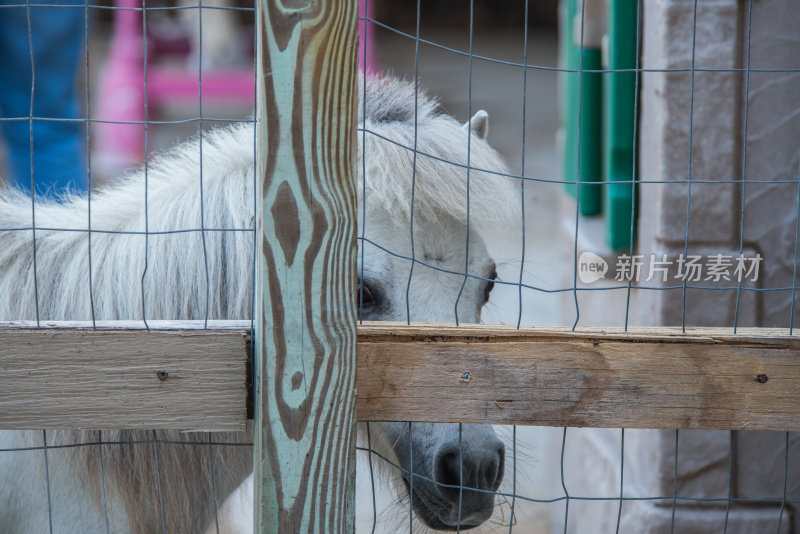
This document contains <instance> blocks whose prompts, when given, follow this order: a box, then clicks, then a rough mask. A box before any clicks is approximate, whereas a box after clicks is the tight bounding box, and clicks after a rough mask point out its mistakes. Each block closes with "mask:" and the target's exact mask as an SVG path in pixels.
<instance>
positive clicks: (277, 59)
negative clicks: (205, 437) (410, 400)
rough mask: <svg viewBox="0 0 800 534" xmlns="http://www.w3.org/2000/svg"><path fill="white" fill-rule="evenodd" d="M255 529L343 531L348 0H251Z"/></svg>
mask: <svg viewBox="0 0 800 534" xmlns="http://www.w3.org/2000/svg"><path fill="white" fill-rule="evenodd" d="M257 5H258V8H259V9H258V11H257V18H258V42H257V45H256V50H257V61H256V63H257V86H258V87H257V89H258V99H257V118H258V141H257V144H258V148H259V150H258V162H257V166H256V191H257V193H256V197H257V199H258V203H259V204H258V209H257V212H256V213H257V216H256V242H257V248H258V250H257V252H258V253H257V258H256V306H255V308H256V317H255V323H256V339H255V344H254V345H255V348H256V359H255V380H254V383H255V385H256V391H255V429H256V430H255V436H254V471H255V472H254V474H255V504H256V518H255V519H256V524H255V528H256V532H263V533H287V534H288V533H291V534H296V533H298V532H303V533H305V532H309V533H310V532H325V533H328V532H330V533H343V532H353V529H354V521H355V500H354V499H355V487H354V484H355V422H356V418H355V416H356V413H355V394H356V357H355V356H356V332H355V322H356V312H355V301H354V299H353V295H354V294H355V293H356V287H355V281H356V256H355V254H356V239H355V238H356V227H357V224H356V189H355V186H356V179H355V176H354V174H353V173H354V165H353V164H354V162H355V159H356V152H357V145H356V136H355V135H356V117H357V113H356V100H357V89H356V77H357V72H356V69H357V65H356V53H357V50H358V39H357V33H356V19H357V5H356V2H355V0H304V1H282V0H259V1H258V2H257Z"/></svg>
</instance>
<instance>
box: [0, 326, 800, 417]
mask: <svg viewBox="0 0 800 534" xmlns="http://www.w3.org/2000/svg"><path fill="white" fill-rule="evenodd" d="M34 326H35V325H32V324H31V323H0V428H7V429H8V428H117V427H125V428H183V429H187V430H189V429H192V430H195V429H197V430H199V429H213V430H230V429H238V428H242V427H243V426H244V423H245V420H246V417H247V411H246V406H247V401H246V398H247V387H246V381H247V362H248V350H247V337H248V335H249V326H250V323H249V322H215V321H212V322H210V323H209V324H208V327H209V329H208V330H204V329H203V326H204V324H203V322H202V321H201V322H184V321H181V322H155V323H154V322H150V327H151V331H150V332H143V329H142V324H141V323H136V322H101V323H98V324H97V330H93V329H91V328H90V325H88V324H87V323H49V322H48V323H42V328H41V329H35V328H34ZM357 409H358V419H359V420H361V421H391V420H401V421H453V422H470V423H493V424H525V425H549V426H576V427H626V428H706V429H731V430H746V429H749V430H800V337H794V336H789V335H788V331H786V330H778V329H739V330H738V332H737V333H736V334H733V332H732V331H730V330H726V329H687V331H686V332H681V331H680V329H672V328H651V329H631V330H629V331H628V332H623V331H622V330H619V329H611V328H593V329H587V328H584V329H580V330H578V331H575V332H572V331H570V330H569V329H566V328H563V329H561V328H525V329H522V330H517V329H514V328H510V327H489V326H480V327H455V326H448V325H412V326H406V325H397V324H391V323H371V324H365V325H361V326H359V327H358V402H357Z"/></svg>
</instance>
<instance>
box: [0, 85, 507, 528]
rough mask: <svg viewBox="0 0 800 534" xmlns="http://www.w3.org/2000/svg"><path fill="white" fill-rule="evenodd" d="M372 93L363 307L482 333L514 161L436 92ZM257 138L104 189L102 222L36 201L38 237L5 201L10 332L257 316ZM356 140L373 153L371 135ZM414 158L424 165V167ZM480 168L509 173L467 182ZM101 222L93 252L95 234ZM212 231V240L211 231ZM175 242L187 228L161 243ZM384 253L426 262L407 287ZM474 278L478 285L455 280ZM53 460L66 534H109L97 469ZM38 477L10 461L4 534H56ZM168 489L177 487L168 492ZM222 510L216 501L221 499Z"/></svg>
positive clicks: (188, 147)
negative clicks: (476, 325) (492, 245)
mask: <svg viewBox="0 0 800 534" xmlns="http://www.w3.org/2000/svg"><path fill="white" fill-rule="evenodd" d="M367 84H368V87H367V92H366V104H365V107H366V117H367V119H366V121H365V122H364V124H365V126H366V129H367V130H368V132H367V133H366V140H365V145H364V147H363V154H364V155H365V160H364V161H365V165H366V174H365V175H363V176H362V163H361V158H359V163H358V164H357V166H356V167H357V173H358V176H359V185H358V192H359V210H360V214H359V236H361V235H362V233H363V236H364V238H365V239H366V240H367V241H366V243H365V244H364V245H363V246H362V248H361V250H360V251H359V275H360V276H361V274H362V273H363V278H364V283H365V284H369V285H371V287H372V289H373V290H374V292H375V293H376V294H377V295H379V296H380V305H379V306H375V308H374V309H371V310H364V314H365V318H370V319H396V320H406V319H409V318H410V320H413V321H452V320H454V318H455V310H456V307H457V308H458V316H459V319H460V320H461V321H462V322H477V320H478V313H479V310H480V308H481V306H482V305H483V304H484V300H485V299H484V297H485V295H484V291H485V288H486V284H487V282H486V280H484V279H486V278H489V277H490V276H491V275H492V272H493V270H494V263H493V262H492V260H491V258H490V257H489V253H488V252H487V250H486V247H485V243H484V240H483V237H482V236H485V235H487V234H486V232H487V231H488V230H489V229H490V228H492V227H494V228H496V227H498V226H501V227H502V226H503V225H505V224H507V223H508V222H510V221H513V220H514V217H515V215H516V209H517V208H516V206H517V205H518V203H519V201H518V197H517V195H516V191H515V188H514V187H513V183H512V181H511V180H510V179H508V178H505V177H503V176H502V174H503V173H507V171H506V168H505V166H504V164H503V162H502V161H501V159H500V157H499V156H498V154H497V153H496V152H495V151H494V150H493V149H491V148H490V147H489V145H488V144H487V143H486V142H485V140H484V138H483V136H484V134H485V128H486V124H487V123H486V117H485V116H482V115H478V116H477V118H476V119H474V122H475V124H474V125H473V131H474V133H475V135H471V136H470V135H467V131H466V130H464V129H463V128H462V125H461V123H459V122H457V121H456V120H455V119H453V118H452V117H450V116H447V115H443V114H440V113H439V112H438V111H437V106H436V102H435V101H434V100H433V99H431V98H429V97H427V96H426V95H425V94H424V93H419V94H418V95H417V96H415V88H414V85H413V84H409V83H406V82H401V81H398V80H395V79H392V78H376V79H370V80H368V81H367ZM362 106H364V100H361V101H360V102H359V113H360V112H361V109H362ZM474 126H478V127H479V128H478V130H475V128H474ZM253 130H254V128H253V126H252V125H243V126H235V127H232V128H226V129H219V130H215V131H213V132H209V133H206V134H204V136H203V138H202V140H200V139H195V140H193V141H191V142H188V143H185V144H183V145H181V146H179V147H177V148H175V149H172V150H170V151H169V152H167V153H165V154H164V155H162V156H160V157H158V158H156V159H154V160H153V161H151V162H150V163H149V164H148V165H147V166H146V167H145V168H144V169H140V170H138V171H136V172H134V173H132V174H130V175H128V176H125V177H123V178H122V179H121V180H120V181H119V182H118V183H117V184H116V185H114V186H112V187H109V188H106V189H104V190H101V191H96V192H94V193H93V194H92V196H91V219H90V217H89V201H88V198H87V197H84V196H69V195H66V196H65V197H64V198H63V199H62V201H61V202H60V203H56V202H40V203H37V204H36V206H35V217H36V231H35V233H34V232H33V231H32V230H31V229H30V227H31V217H32V207H31V202H30V199H29V198H27V197H25V196H23V195H22V194H20V193H17V192H14V191H12V190H9V189H5V190H0V320H14V319H28V320H32V319H36V318H37V310H38V318H39V319H41V320H67V319H69V320H87V319H91V318H92V315H94V317H95V318H96V319H143V318H146V319H202V318H204V317H206V316H208V318H209V319H246V318H249V317H250V315H251V305H252V303H251V298H252V295H251V292H252V257H253V241H252V232H251V229H252V228H253V206H254V200H253V190H252V184H253V181H254V169H253V160H254V157H253V156H254V148H253V147H254V141H253ZM358 139H359V150H360V153H361V152H362V151H361V148H362V147H361V142H362V133H361V132H359V135H358ZM415 143H416V145H415ZM201 144H202V166H201V160H200V148H201V146H200V145H201ZM414 146H416V147H418V149H419V151H420V152H422V153H420V154H418V155H417V157H416V162H415V161H414V153H413V150H412V149H413V147H414ZM468 150H469V151H468ZM360 155H361V154H360ZM443 160H446V161H449V162H453V163H447V162H445V161H443ZM468 162H469V164H470V165H471V166H472V167H477V168H482V169H487V170H491V171H494V172H495V173H498V174H492V173H486V172H480V171H478V170H475V169H473V170H471V171H469V172H468V171H467V169H466V168H465V166H466V165H467V163H468ZM201 170H202V173H201ZM362 178H363V180H362ZM412 192H413V193H414V203H413V205H412V203H411V198H412ZM468 193H469V199H470V204H469V225H467V224H466V221H467V216H468V212H467V207H466V206H467V202H466V201H467V195H468ZM201 199H202V209H201ZM145 203H146V209H145ZM412 213H413V224H414V232H413V238H414V243H413V248H412V243H411V241H412V233H411V232H410V231H409V227H410V224H411V222H412ZM362 215H363V216H364V217H365V224H362V219H361V217H362ZM90 221H91V228H92V233H91V249H90V247H89V233H88V232H86V230H87V228H88V227H89V222H90ZM201 224H202V225H204V228H206V231H205V232H204V233H201V232H200V231H199V229H200V228H201ZM219 229H234V230H236V231H225V232H222V231H218V230H219ZM145 230H147V231H148V232H149V236H145V235H144V232H145ZM178 230H186V231H185V232H182V233H166V234H159V232H175V231H178ZM113 232H128V233H130V232H133V234H118V233H113ZM467 234H469V236H467ZM34 236H35V249H36V255H35V259H36V267H35V275H34V264H33V259H34V252H33V250H34V247H33V245H34ZM204 239H205V243H204ZM467 242H469V256H468V257H467V254H466V250H465V248H466V244H467ZM204 245H205V248H204ZM376 245H380V247H383V248H384V249H387V250H388V251H390V252H391V253H393V254H395V255H399V256H405V257H411V256H412V255H413V256H414V257H415V258H416V259H417V260H418V261H419V262H422V263H417V264H413V269H414V271H413V276H411V282H410V285H409V282H408V280H409V275H410V272H411V268H412V262H411V261H409V260H408V259H404V258H401V257H397V256H395V255H392V254H389V253H387V252H385V251H384V250H382V249H381V248H380V247H379V246H376ZM204 250H205V252H204ZM90 252H91V267H90V254H89V253H90ZM362 253H363V254H362ZM362 257H363V263H362ZM145 266H146V272H145ZM465 266H466V267H467V270H468V272H469V274H470V275H471V276H470V277H468V278H465V277H464V276H463V275H462V274H458V273H460V272H462V271H463V270H464V268H465ZM206 272H207V273H208V276H207V275H206ZM482 278H483V279H482ZM90 280H91V286H90ZM207 287H208V300H207V299H206V289H207ZM90 288H91V291H90ZM37 293H38V298H37ZM459 295H460V297H459ZM90 297H91V298H90ZM206 310H207V313H206ZM373 428H374V429H377V430H374V432H377V433H378V435H379V437H380V436H381V434H382V433H383V439H377V440H376V443H378V444H379V445H380V444H383V445H382V448H381V451H380V452H381V453H382V454H385V455H386V456H387V457H389V458H395V459H396V458H397V456H396V455H395V451H394V450H393V447H394V444H396V443H398V440H397V439H395V438H393V437H392V436H394V435H395V434H392V432H395V430H393V429H395V428H396V427H392V426H391V425H384V426H381V425H374V426H373ZM420 428H421V430H420V431H419V435H418V436H417V435H415V440H418V439H423V438H424V439H425V440H427V441H426V443H427V445H425V447H423V448H422V449H425V448H431V447H433V446H434V445H435V443H436V440H437V439H440V437H439V436H443V435H444V434H445V432H444V431H443V430H442V428H443V427H439V426H437V425H428V426H426V427H424V430H423V429H422V427H420ZM415 432H416V431H415ZM448 432H449V431H448ZM479 434H480V436H483V435H484V434H486V433H485V432H484V431H482V430H481V431H480V432H479ZM477 435H478V434H476V436H477ZM32 436H33V437H32ZM487 436H488V434H487ZM468 437H469V436H465V440H467V439H468ZM32 439H37V438H35V435H31V434H26V433H15V432H0V448H4V447H5V448H13V447H21V446H25V445H28V444H30V443H31V440H32ZM73 439H75V440H77V439H78V438H73ZM106 439H107V438H106ZM448 439H449V438H448ZM480 439H483V438H482V437H481V438H480ZM68 441H69V438H68ZM479 441H480V440H479V439H478V438H476V441H475V442H476V443H478V442H479ZM50 456H51V459H50V462H49V469H50V474H51V477H54V479H58V480H64V481H67V482H65V483H64V484H61V485H59V486H58V488H60V489H58V488H56V489H54V497H53V499H54V504H53V511H54V513H55V514H56V515H57V521H55V524H54V532H70V533H72V532H96V531H99V532H102V531H104V527H103V524H104V514H103V513H102V510H101V509H100V508H98V506H96V505H95V504H92V503H91V502H90V501H91V499H89V498H88V494H89V493H90V492H89V491H88V490H87V489H86V486H85V482H84V483H83V485H82V482H81V480H82V479H81V478H80V476H85V468H82V467H81V466H80V465H78V464H76V462H75V461H74V460H69V459H65V458H61V459H59V458H58V455H57V454H55V453H53V452H52V451H51V454H50ZM82 469H83V471H82ZM41 470H42V454H41V451H35V452H0V524H2V525H3V528H4V529H6V530H4V532H10V533H13V534H20V533H26V534H27V533H34V532H42V531H46V530H43V529H45V528H46V527H44V525H47V524H48V520H49V519H48V508H47V502H46V501H43V500H42V499H43V493H42V471H41ZM81 473H84V474H83V475H81ZM107 476H110V477H113V476H114V474H113V473H111V472H110V473H107ZM164 476H165V477H169V474H165V475H164ZM69 481H71V482H69ZM114 483H115V481H114V480H111V481H109V483H108V484H109V488H110V489H109V495H107V498H108V505H109V510H110V512H109V513H110V515H111V516H112V519H113V521H112V522H113V523H114V524H118V525H122V526H120V527H119V530H120V531H122V532H125V531H126V527H125V525H126V524H128V523H129V520H130V518H126V517H125V510H124V509H123V508H122V507H121V506H120V505H119V503H118V500H119V498H120V495H121V493H124V489H120V488H118V487H116V486H115V485H114ZM162 483H164V485H165V487H167V488H168V487H169V485H170V481H169V480H162ZM69 496H73V497H75V498H74V499H71V498H68V497H69ZM78 497H79V498H78ZM224 497H225V495H218V496H217V498H218V500H219V502H222V500H223V499H224ZM235 498H236V497H234V499H235ZM245 501H246V499H245ZM59 503H60V504H59ZM226 506H228V505H226ZM235 508H236V507H234V509H235ZM225 509H229V508H225ZM222 520H223V523H224V524H223V528H226V527H225V525H227V526H228V527H230V528H233V527H234V524H233V523H231V522H227V523H226V518H225V517H223V518H222ZM239 520H240V521H241V518H239ZM228 521H230V519H228ZM244 523H245V524H246V523H247V521H245V522H244ZM232 531H233V530H232ZM232 531H231V532H232Z"/></svg>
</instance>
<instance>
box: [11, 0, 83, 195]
mask: <svg viewBox="0 0 800 534" xmlns="http://www.w3.org/2000/svg"><path fill="white" fill-rule="evenodd" d="M8 1H9V0H0V3H6V2H8ZM48 3H59V4H64V5H71V4H77V5H78V6H81V7H31V8H30V36H29V33H28V30H29V25H28V13H27V9H26V8H25V7H0V64H2V65H3V70H4V71H5V72H4V75H3V76H0V116H2V117H3V118H5V119H19V120H4V121H0V126H2V134H3V138H4V140H5V142H6V146H7V148H8V161H9V164H10V165H9V166H10V174H11V176H10V178H11V180H10V181H11V183H12V184H13V185H15V186H16V187H18V188H20V189H22V190H23V191H26V192H28V193H30V192H31V183H32V182H34V183H35V190H36V194H37V196H38V195H56V196H57V195H60V194H63V193H65V192H67V191H70V192H76V193H81V192H84V191H85V190H86V182H87V180H86V175H87V173H86V145H85V138H86V125H85V123H84V122H83V120H81V119H82V108H83V106H82V105H81V104H82V103H81V99H80V98H79V97H78V94H77V90H76V85H77V83H76V82H77V71H78V63H79V60H80V59H81V57H83V51H84V48H83V40H84V39H83V37H84V32H85V14H84V9H83V8H82V6H83V2H82V1H78V0H57V1H55V2H53V1H52V0H48ZM29 37H30V41H29ZM30 42H32V43H33V54H32V56H33V58H32V59H33V66H32V65H31V46H30ZM32 87H33V117H34V118H33V120H31V88H32ZM48 119H68V120H55V121H54V120H48ZM69 119H72V120H69ZM76 119H77V120H76ZM31 155H32V156H31Z"/></svg>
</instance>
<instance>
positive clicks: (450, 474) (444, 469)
mask: <svg viewBox="0 0 800 534" xmlns="http://www.w3.org/2000/svg"><path fill="white" fill-rule="evenodd" d="M460 458H461V456H460V455H459V454H458V451H448V452H445V453H443V454H440V455H439V457H438V458H437V461H436V470H435V471H434V480H435V481H436V482H437V483H438V484H439V485H440V488H439V489H440V491H442V490H444V493H447V490H451V489H455V488H448V487H446V486H456V487H457V486H458V485H459V484H460V483H461V473H462V472H463V471H465V470H466V468H465V466H462V465H461V460H460ZM456 491H457V490H456Z"/></svg>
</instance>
